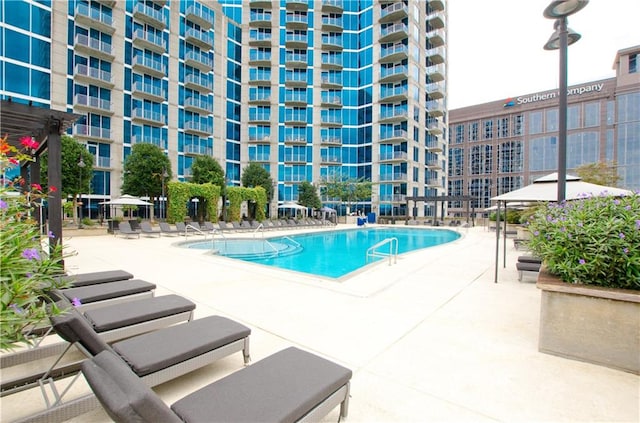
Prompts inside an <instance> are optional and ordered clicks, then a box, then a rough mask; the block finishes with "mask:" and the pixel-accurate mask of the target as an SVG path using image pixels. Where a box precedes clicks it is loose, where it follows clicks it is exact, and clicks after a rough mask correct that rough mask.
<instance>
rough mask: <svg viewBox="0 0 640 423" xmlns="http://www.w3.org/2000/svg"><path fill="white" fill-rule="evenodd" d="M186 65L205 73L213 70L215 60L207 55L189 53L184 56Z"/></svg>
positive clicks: (195, 52)
mask: <svg viewBox="0 0 640 423" xmlns="http://www.w3.org/2000/svg"><path fill="white" fill-rule="evenodd" d="M184 63H185V64H186V65H189V66H191V67H193V68H196V69H199V70H201V71H203V72H211V70H213V59H212V58H211V57H209V55H207V54H205V53H198V52H197V51H189V52H187V53H186V54H185V55H184Z"/></svg>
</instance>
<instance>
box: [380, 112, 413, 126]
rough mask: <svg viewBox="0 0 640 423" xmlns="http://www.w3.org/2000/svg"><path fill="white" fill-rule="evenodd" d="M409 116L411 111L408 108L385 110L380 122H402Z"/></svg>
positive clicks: (381, 114)
mask: <svg viewBox="0 0 640 423" xmlns="http://www.w3.org/2000/svg"><path fill="white" fill-rule="evenodd" d="M408 118H409V112H408V111H407V110H406V109H393V110H385V111H383V112H381V113H380V123H394V122H402V121H405V120H407V119H408Z"/></svg>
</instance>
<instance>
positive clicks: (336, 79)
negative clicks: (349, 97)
mask: <svg viewBox="0 0 640 423" xmlns="http://www.w3.org/2000/svg"><path fill="white" fill-rule="evenodd" d="M320 86H321V87H322V88H342V75H336V76H323V77H322V78H321V80H320Z"/></svg>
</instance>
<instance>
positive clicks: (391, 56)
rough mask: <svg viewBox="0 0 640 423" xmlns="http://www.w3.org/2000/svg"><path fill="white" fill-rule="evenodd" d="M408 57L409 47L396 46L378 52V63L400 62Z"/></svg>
mask: <svg viewBox="0 0 640 423" xmlns="http://www.w3.org/2000/svg"><path fill="white" fill-rule="evenodd" d="M408 57H409V47H408V46H406V45H404V44H396V45H394V46H393V47H387V48H383V49H382V50H381V51H380V63H393V62H400V61H402V60H405V59H407V58H408Z"/></svg>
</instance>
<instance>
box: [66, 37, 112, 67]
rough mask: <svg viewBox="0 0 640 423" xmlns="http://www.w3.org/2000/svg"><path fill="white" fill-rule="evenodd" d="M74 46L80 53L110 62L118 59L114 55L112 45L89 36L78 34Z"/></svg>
mask: <svg viewBox="0 0 640 423" xmlns="http://www.w3.org/2000/svg"><path fill="white" fill-rule="evenodd" d="M74 46H75V48H76V49H77V50H78V51H81V52H85V53H87V54H88V55H90V56H95V57H99V58H101V59H106V60H108V61H110V62H112V61H113V60H114V59H115V58H116V57H115V56H114V54H113V47H112V46H111V44H109V43H105V42H104V41H100V40H98V39H96V38H91V37H89V36H87V35H82V34H76V37H75V44H74Z"/></svg>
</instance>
